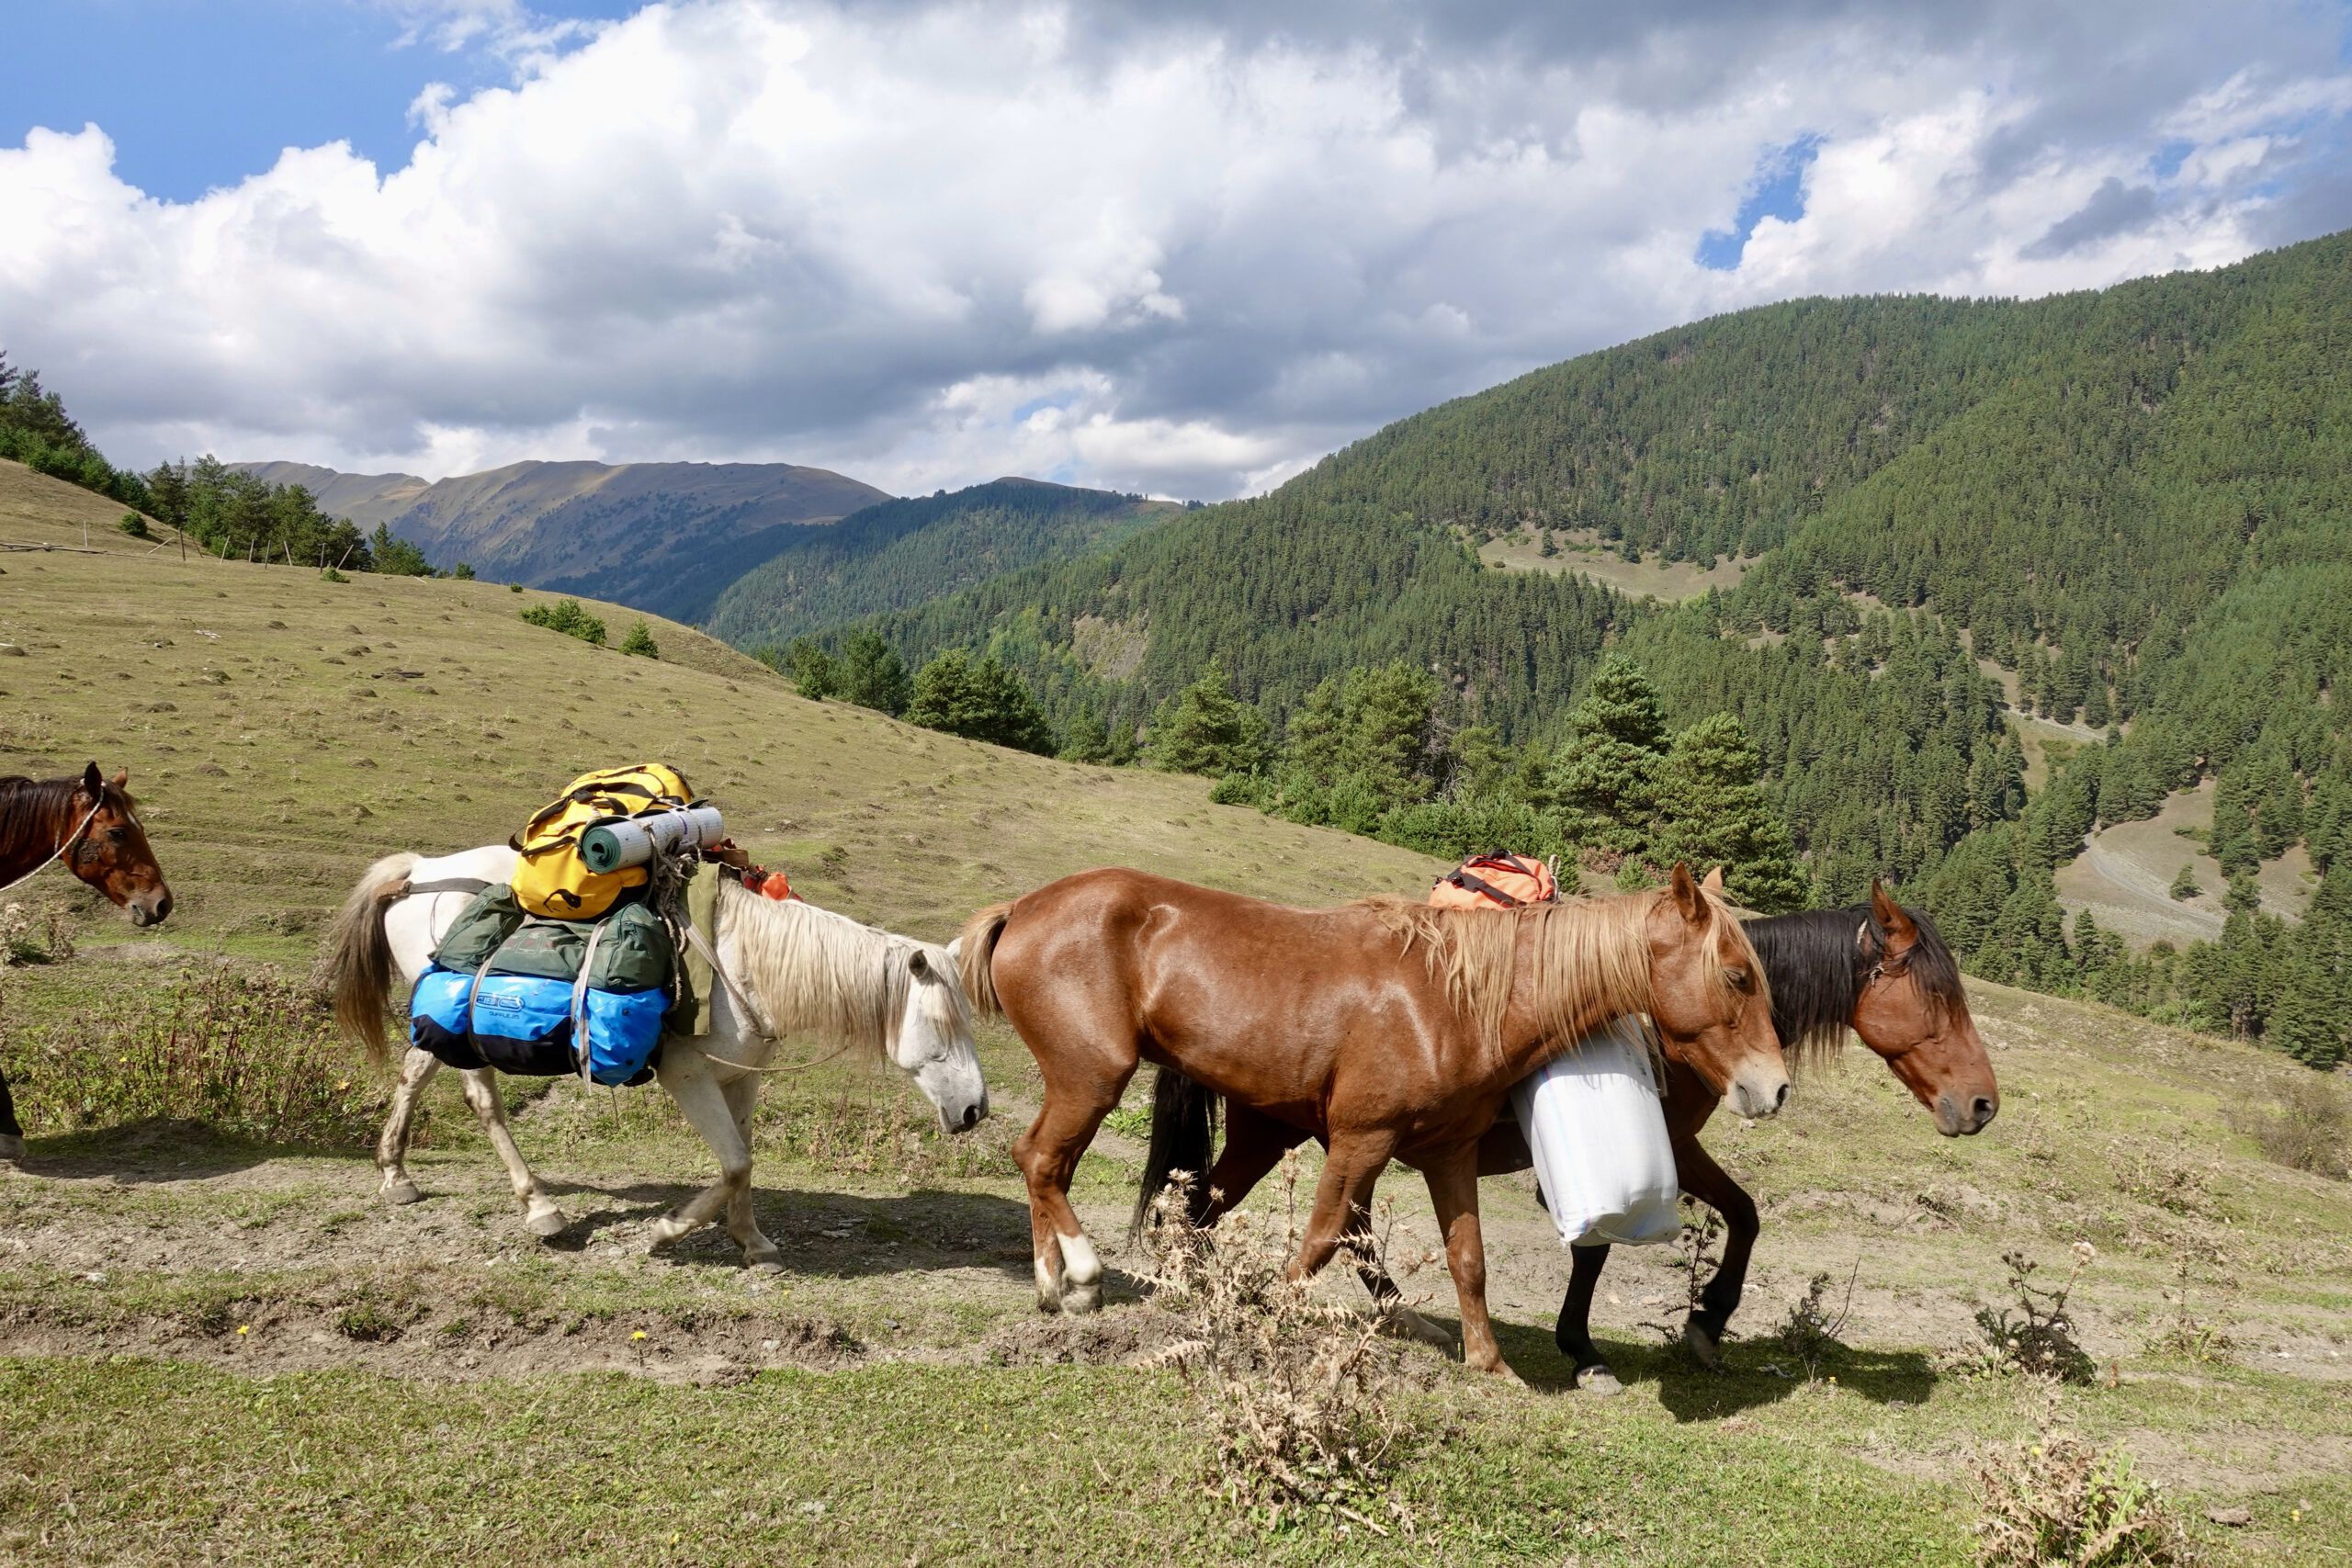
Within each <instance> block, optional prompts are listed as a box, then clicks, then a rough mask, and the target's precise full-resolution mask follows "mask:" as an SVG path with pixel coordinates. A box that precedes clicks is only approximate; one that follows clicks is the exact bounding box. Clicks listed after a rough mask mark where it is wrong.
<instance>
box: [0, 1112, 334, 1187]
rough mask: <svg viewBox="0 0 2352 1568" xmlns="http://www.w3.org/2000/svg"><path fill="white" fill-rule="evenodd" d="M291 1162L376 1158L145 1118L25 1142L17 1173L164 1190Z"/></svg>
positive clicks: (196, 1124)
mask: <svg viewBox="0 0 2352 1568" xmlns="http://www.w3.org/2000/svg"><path fill="white" fill-rule="evenodd" d="M289 1156H299V1157H301V1158H306V1159H330V1160H355V1161H356V1160H366V1159H370V1158H372V1157H373V1156H372V1155H371V1154H370V1152H369V1151H368V1150H365V1149H358V1148H342V1147H335V1146H332V1145H291V1144H271V1143H264V1142H259V1141H256V1140H254V1139H250V1138H243V1137H238V1136H236V1135H234V1134H228V1133H224V1132H221V1131H220V1129H218V1128H216V1127H214V1126H212V1125H211V1124H210V1123H209V1122H200V1121H196V1120H192V1119H189V1118H187V1117H177V1116H149V1117H142V1118H141V1119H140V1120H139V1121H136V1122H121V1123H119V1124H118V1125H116V1126H112V1127H98V1128H92V1129H88V1130H85V1131H82V1132H75V1133H53V1134H42V1135H40V1136H38V1137H28V1138H27V1139H26V1140H25V1155H24V1157H23V1158H22V1159H21V1160H19V1161H17V1167H16V1168H17V1170H18V1171H19V1172H20V1173H22V1174H24V1175H26V1176H36V1177H40V1178H42V1179H45V1180H50V1181H110V1182H113V1183H116V1184H117V1185H120V1186H163V1185H167V1184H169V1183H171V1182H175V1181H202V1180H206V1179H209V1178H213V1177H219V1176H229V1175H233V1174H235V1173H237V1172H239V1171H244V1170H251V1169H253V1168H255V1167H257V1166H264V1165H267V1164H269V1163H271V1162H272V1161H273V1160H280V1159H285V1158H288V1157H289Z"/></svg>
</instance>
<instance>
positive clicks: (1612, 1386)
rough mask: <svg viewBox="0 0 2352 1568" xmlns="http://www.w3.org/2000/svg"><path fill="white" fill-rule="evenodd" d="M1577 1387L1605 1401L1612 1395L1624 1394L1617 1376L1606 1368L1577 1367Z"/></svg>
mask: <svg viewBox="0 0 2352 1568" xmlns="http://www.w3.org/2000/svg"><path fill="white" fill-rule="evenodd" d="M1577 1387H1578V1388H1580V1389H1582V1390H1583V1391H1584V1392H1585V1393H1589V1394H1593V1395H1595V1396H1596V1397H1599V1398H1602V1399H1606V1398H1607V1397H1609V1396H1610V1395H1611V1394H1612V1393H1624V1392H1625V1385H1624V1384H1623V1383H1622V1382H1618V1381H1617V1374H1616V1373H1615V1372H1612V1371H1610V1370H1609V1369H1608V1368H1607V1367H1578V1368H1577Z"/></svg>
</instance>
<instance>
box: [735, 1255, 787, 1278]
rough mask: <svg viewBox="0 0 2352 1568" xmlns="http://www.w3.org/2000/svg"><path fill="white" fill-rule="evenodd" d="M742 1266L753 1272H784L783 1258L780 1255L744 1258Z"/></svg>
mask: <svg viewBox="0 0 2352 1568" xmlns="http://www.w3.org/2000/svg"><path fill="white" fill-rule="evenodd" d="M743 1267H745V1268H746V1269H750V1270H751V1271H752V1273H754V1274H781V1273H783V1272H784V1258H782V1256H780V1255H779V1256H776V1257H771V1258H746V1259H745V1260H744V1263H743Z"/></svg>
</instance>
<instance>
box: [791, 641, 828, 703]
mask: <svg viewBox="0 0 2352 1568" xmlns="http://www.w3.org/2000/svg"><path fill="white" fill-rule="evenodd" d="M780 662H781V663H782V666H783V669H784V672H785V673H786V674H787V675H789V676H790V677H791V678H792V685H793V689H794V690H795V691H797V692H798V693H799V694H801V695H802V696H804V697H807V698H808V699H809V701H810V702H812V703H821V702H823V701H824V700H825V699H826V698H827V697H831V696H837V695H839V694H840V693H841V689H842V676H841V669H840V667H839V666H838V665H836V664H835V663H834V662H833V660H832V656H831V654H829V653H827V652H826V651H825V650H824V649H821V648H819V647H818V646H817V644H816V643H815V642H814V641H813V640H812V639H810V638H809V637H794V638H793V639H792V646H791V647H789V648H787V649H785V650H784V653H783V655H782V656H781V660H780Z"/></svg>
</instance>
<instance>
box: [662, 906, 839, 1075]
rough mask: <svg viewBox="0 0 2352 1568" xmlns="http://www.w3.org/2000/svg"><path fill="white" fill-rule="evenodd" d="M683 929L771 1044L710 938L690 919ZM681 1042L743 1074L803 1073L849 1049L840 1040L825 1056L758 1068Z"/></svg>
mask: <svg viewBox="0 0 2352 1568" xmlns="http://www.w3.org/2000/svg"><path fill="white" fill-rule="evenodd" d="M685 932H686V941H687V942H688V943H689V944H690V945H691V946H692V947H693V948H694V950H695V952H696V953H700V954H702V959H703V962H704V963H706V964H709V965H710V972H711V973H712V974H713V975H716V976H718V983H719V984H720V985H721V986H724V987H727V994H728V995H729V997H732V998H734V999H735V1006H736V1008H737V1009H738V1010H740V1011H741V1013H742V1015H743V1021H744V1022H746V1023H748V1024H750V1025H751V1026H752V1032H753V1033H755V1034H757V1035H758V1036H759V1037H760V1038H761V1039H763V1040H765V1041H767V1042H769V1043H775V1032H773V1031H771V1030H770V1029H769V1028H768V1027H767V1024H766V1021H764V1020H763V1019H762V1018H761V1017H760V1014H759V1010H757V1009H756V1008H754V1007H752V998H749V997H747V996H745V995H744V994H743V988H742V987H741V986H738V985H737V984H736V983H735V976H732V975H729V973H728V972H727V965H725V964H721V963H720V962H719V961H718V950H717V949H716V948H714V947H712V946H711V944H710V941H709V939H708V938H707V937H705V936H704V935H703V934H702V932H701V931H699V930H698V929H696V927H695V924H694V922H693V921H691V920H689V921H688V922H686V925H685ZM680 1043H682V1044H684V1045H687V1046H690V1047H692V1049H693V1050H694V1052H695V1055H701V1056H707V1057H709V1059H710V1060H711V1061H713V1062H716V1063H717V1064H718V1065H719V1066H722V1067H733V1068H734V1069H735V1070H736V1071H738V1072H742V1073H805V1072H807V1071H808V1070H809V1068H811V1067H821V1066H824V1065H825V1064H826V1063H827V1062H830V1061H831V1060H832V1059H833V1058H834V1057H836V1056H839V1055H842V1053H843V1052H845V1051H847V1050H848V1049H849V1048H850V1042H848V1041H846V1040H845V1041H843V1042H842V1043H841V1044H839V1045H837V1046H835V1047H834V1048H833V1049H832V1050H831V1052H830V1053H828V1054H827V1055H822V1056H819V1057H817V1058H816V1059H814V1060H813V1061H807V1062H794V1063H792V1064H791V1065H789V1066H781V1067H760V1066H752V1064H751V1063H749V1062H733V1061H729V1060H728V1059H727V1058H726V1057H724V1056H716V1055H711V1053H709V1052H708V1051H706V1050H704V1049H703V1048H702V1047H701V1046H700V1045H698V1044H696V1043H695V1041H694V1039H693V1038H692V1037H691V1036H686V1037H683V1038H681V1040H680Z"/></svg>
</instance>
